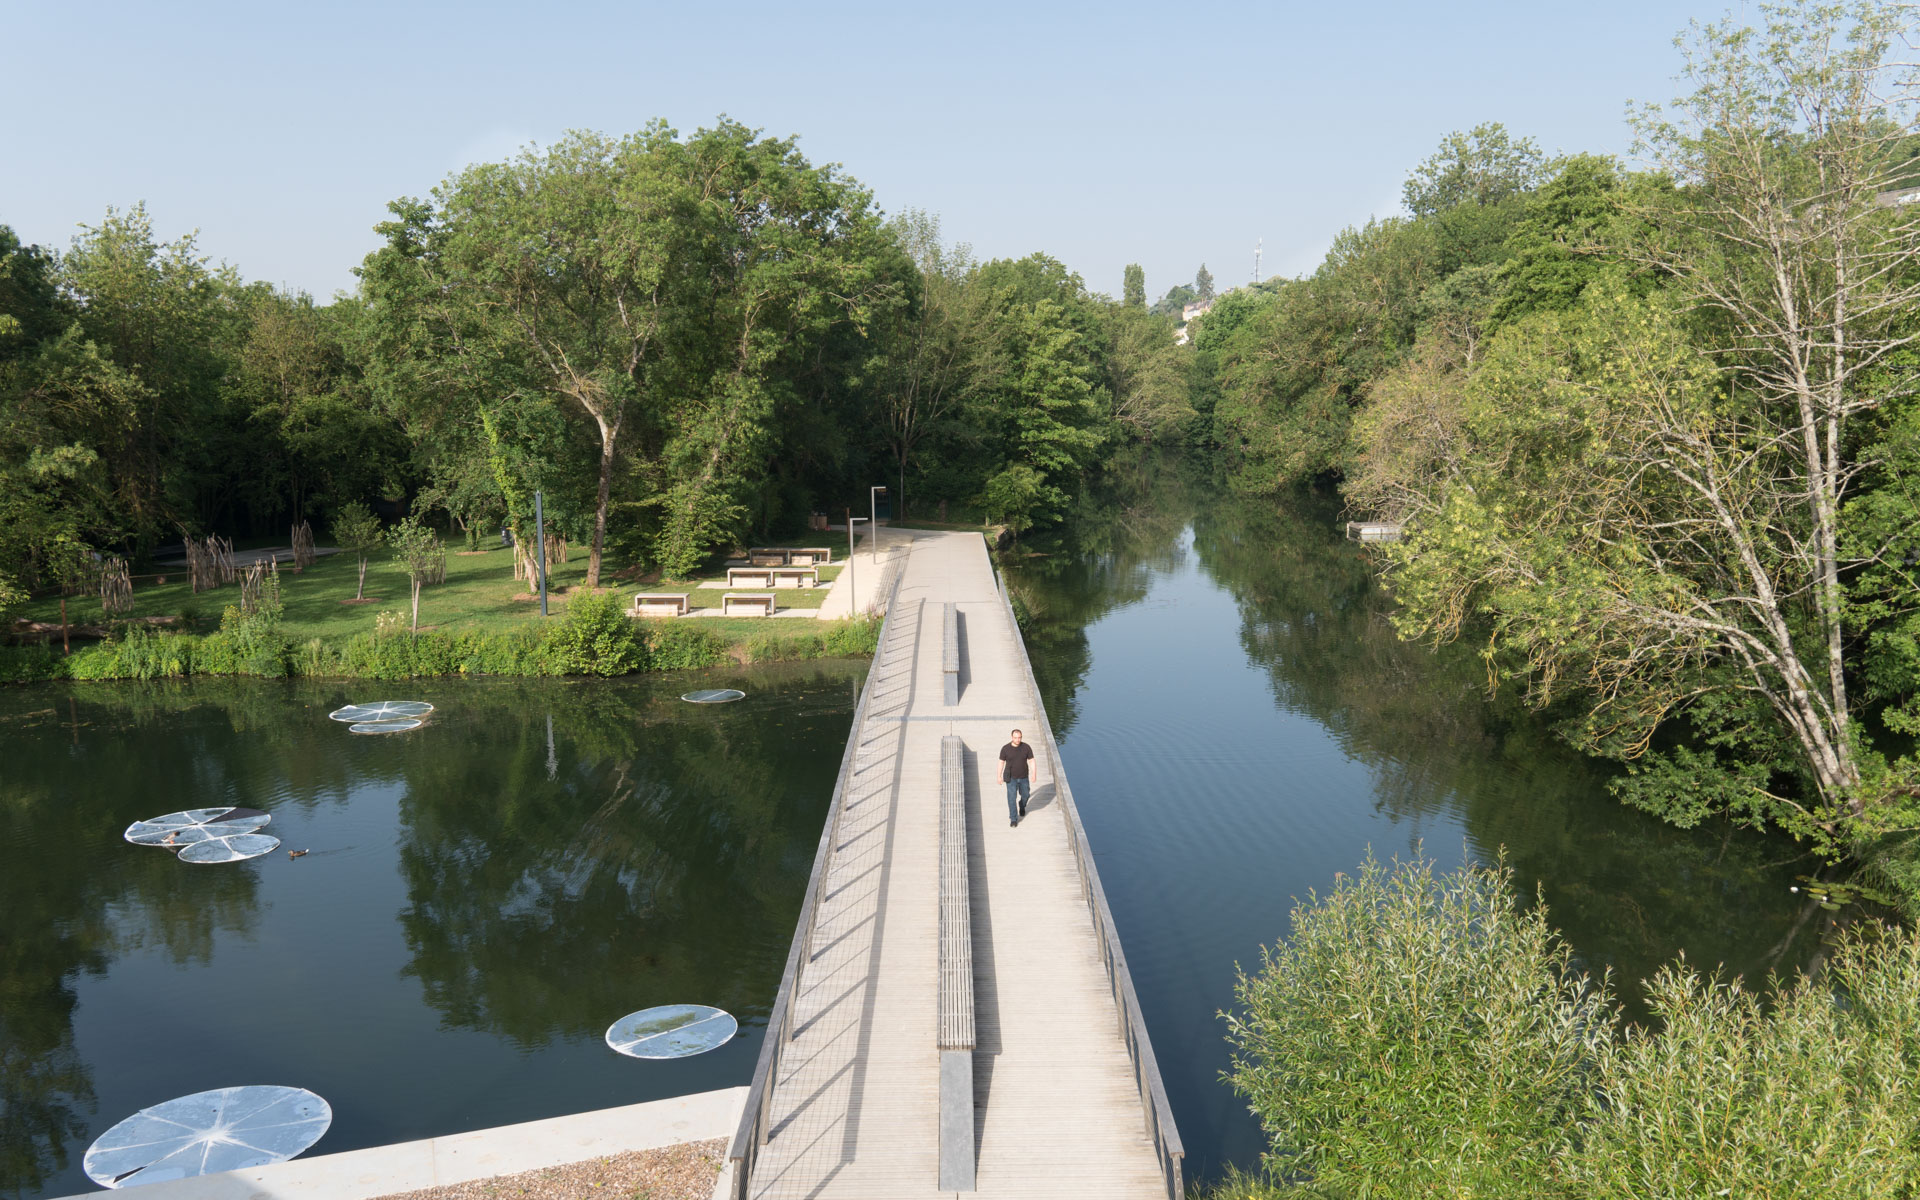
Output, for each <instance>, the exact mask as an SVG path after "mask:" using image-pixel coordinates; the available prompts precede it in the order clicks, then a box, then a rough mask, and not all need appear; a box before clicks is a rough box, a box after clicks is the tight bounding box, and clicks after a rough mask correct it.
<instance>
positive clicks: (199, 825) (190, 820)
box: [122, 808, 273, 846]
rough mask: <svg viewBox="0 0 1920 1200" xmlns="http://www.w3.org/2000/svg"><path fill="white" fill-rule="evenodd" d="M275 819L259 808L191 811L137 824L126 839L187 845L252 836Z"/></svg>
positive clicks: (147, 844)
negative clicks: (224, 838) (217, 838)
mask: <svg viewBox="0 0 1920 1200" xmlns="http://www.w3.org/2000/svg"><path fill="white" fill-rule="evenodd" d="M272 820H273V818H272V817H270V816H268V815H267V814H266V813H263V812H261V811H260V810H259V809H257V808H190V809H187V810H186V811H185V812H177V813H168V814H167V815H166V816H164V817H154V818H153V819H152V820H149V821H135V822H134V823H133V824H131V825H129V826H127V831H126V833H125V834H123V835H122V836H123V837H125V838H126V839H127V840H128V841H129V842H132V843H133V844H134V845H136V846H186V845H191V844H192V843H194V842H200V841H205V840H206V839H208V838H213V837H227V836H230V835H232V834H236V833H250V832H252V831H253V830H255V829H258V828H260V827H261V826H262V825H265V824H267V823H268V822H270V821H272ZM168 839H172V840H168Z"/></svg>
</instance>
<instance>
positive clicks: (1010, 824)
mask: <svg viewBox="0 0 1920 1200" xmlns="http://www.w3.org/2000/svg"><path fill="white" fill-rule="evenodd" d="M1019 823H1020V819H1019V818H1018V817H1008V818H1007V828H1008V829H1012V828H1013V827H1014V826H1015V825H1018V824H1019Z"/></svg>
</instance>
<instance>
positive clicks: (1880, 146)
mask: <svg viewBox="0 0 1920 1200" xmlns="http://www.w3.org/2000/svg"><path fill="white" fill-rule="evenodd" d="M1765 12H1766V15H1767V19H1768V26H1767V28H1766V30H1765V31H1764V32H1756V31H1754V30H1750V29H1745V28H1739V27H1736V26H1734V25H1732V24H1731V23H1724V24H1720V25H1714V26H1708V27H1705V28H1703V29H1701V30H1700V31H1699V32H1698V35H1697V39H1696V45H1695V46H1694V50H1693V54H1692V56H1691V58H1690V61H1689V76H1690V78H1691V79H1692V81H1693V82H1694V84H1695V85H1696V90H1695V91H1694V92H1693V93H1692V94H1691V95H1689V96H1687V97H1685V98H1684V99H1682V100H1681V101H1680V102H1679V104H1678V105H1677V106H1676V118H1675V119H1674V120H1671V121H1670V120H1668V119H1667V118H1666V117H1664V116H1662V115H1661V114H1658V113H1644V114H1642V117H1641V129H1642V132H1643V136H1644V137H1645V138H1646V140H1647V142H1648V144H1649V146H1651V147H1652V148H1653V150H1654V151H1655V152H1656V153H1657V154H1658V155H1659V157H1660V160H1661V162H1662V163H1663V164H1664V166H1665V167H1666V169H1667V170H1668V172H1669V173H1670V174H1671V176H1672V177H1673V178H1674V179H1675V180H1676V181H1677V182H1678V183H1679V184H1680V187H1679V188H1678V190H1677V191H1676V192H1674V193H1672V194H1671V197H1670V200H1669V201H1668V203H1666V204H1664V205H1661V206H1649V207H1647V208H1645V209H1644V210H1643V211H1642V212H1640V213H1639V214H1638V215H1639V217H1640V218H1641V220H1642V221H1644V222H1645V229H1646V233H1645V234H1644V236H1643V237H1642V238H1641V239H1639V240H1637V241H1635V242H1634V243H1631V244H1629V245H1628V246H1626V247H1625V248H1624V252H1625V254H1626V255H1627V257H1628V258H1629V259H1630V260H1633V261H1636V262H1638V263H1641V264H1645V265H1646V266H1648V267H1651V268H1653V269H1655V270H1657V271H1659V272H1660V273H1661V274H1662V275H1663V276H1665V277H1666V278H1667V279H1669V280H1670V285H1669V290H1670V291H1671V292H1672V293H1674V294H1673V295H1672V296H1671V297H1667V296H1659V295H1655V296H1650V297H1645V298H1641V297H1636V296H1635V295H1633V294H1632V293H1631V291H1629V290H1627V289H1625V288H1623V287H1620V286H1618V285H1616V286H1612V287H1606V288H1602V286H1601V285H1600V284H1597V283H1595V284H1589V285H1587V288H1586V290H1585V292H1584V293H1583V295H1582V299H1581V301H1580V302H1579V304H1578V305H1576V306H1575V308H1574V309H1572V310H1571V311H1569V312H1567V313H1565V314H1554V313H1541V314H1537V315H1535V316H1534V317H1531V318H1528V319H1526V320H1523V321H1520V322H1518V323H1516V324H1515V325H1514V326H1512V327H1510V328H1509V329H1508V330H1506V331H1503V333H1502V334H1501V335H1500V337H1499V338H1497V339H1496V343H1495V347H1494V349H1493V350H1491V351H1490V352H1489V357H1488V360H1487V363H1486V365H1485V367H1484V368H1483V369H1482V370H1481V371H1480V372H1478V373H1477V375H1476V376H1475V379H1474V381H1473V383H1472V385H1471V387H1470V393H1469V401H1468V412H1467V417H1466V424H1467V430H1468V433H1467V436H1468V439H1469V444H1470V447H1471V448H1470V450H1469V451H1468V454H1467V457H1468V459H1469V462H1468V465H1467V467H1466V469H1465V470H1464V471H1463V472H1462V474H1461V476H1460V477H1459V478H1458V479H1456V480H1454V481H1453V482H1451V483H1450V484H1448V485H1446V486H1444V487H1441V488H1438V489H1436V490H1435V492H1434V493H1431V494H1430V498H1431V499H1434V500H1437V503H1436V504H1434V505H1433V506H1432V507H1431V509H1430V510H1429V512H1428V515H1427V516H1426V517H1425V518H1424V519H1422V520H1420V521H1419V522H1417V523H1416V526H1415V533H1414V536H1413V537H1411V538H1410V539H1409V540H1408V541H1407V542H1406V543H1404V544H1403V545H1402V547H1401V548H1400V551H1399V552H1398V554H1397V556H1396V560H1397V565H1396V567H1395V572H1394V574H1395V586H1396V589H1397V590H1398V591H1399V593H1400V594H1401V595H1402V596H1404V597H1405V598H1406V599H1407V600H1408V602H1409V607H1408V617H1407V622H1406V624H1407V628H1408V629H1409V630H1410V631H1415V632H1422V633H1427V634H1434V635H1440V636H1451V635H1452V634H1453V633H1456V632H1458V631H1459V630H1460V629H1461V628H1462V625H1463V622H1464V620H1465V619H1466V618H1467V617H1468V616H1469V615H1470V614H1476V613H1477V614H1482V615H1484V616H1485V617H1486V618H1488V619H1489V620H1490V621H1491V622H1492V636H1491V641H1490V648H1489V652H1490V654H1491V655H1495V656H1497V657H1495V658H1494V659H1493V661H1494V662H1495V663H1496V664H1498V665H1501V667H1502V669H1503V670H1507V671H1510V672H1511V673H1513V674H1515V675H1518V676H1524V677H1526V678H1528V679H1529V680H1530V681H1531V684H1532V688H1533V694H1534V695H1535V697H1536V699H1538V700H1541V701H1545V700H1547V699H1549V698H1551V697H1552V696H1554V695H1556V694H1558V693H1559V692H1560V691H1561V690H1562V689H1563V686H1564V685H1565V684H1567V683H1568V682H1570V681H1579V683H1580V685H1581V686H1582V687H1583V689H1584V690H1585V691H1586V692H1587V693H1589V695H1590V697H1591V712H1590V715H1589V717H1588V718H1587V720H1586V722H1585V725H1584V729H1583V733H1582V740H1583V742H1584V743H1585V744H1586V745H1587V746H1588V747H1589V748H1591V749H1594V750H1597V751H1600V752H1603V753H1609V754H1613V755H1616V756H1618V757H1621V758H1624V759H1626V760H1627V761H1628V762H1629V767H1630V772H1631V774H1630V776H1629V777H1628V779H1627V780H1626V781H1624V782H1623V784H1622V785H1621V791H1622V794H1623V795H1624V796H1625V798H1627V799H1628V800H1629V801H1630V802H1632V803H1635V804H1638V805H1640V806H1642V807H1646V808H1648V809H1650V810H1652V811H1655V812H1658V813H1661V814H1662V815H1664V816H1666V817H1667V818H1668V819H1670V820H1674V821H1676V822H1679V823H1681V824H1691V823H1694V822H1697V821H1699V820H1701V819H1703V818H1704V817H1705V816H1707V815H1709V814H1711V813H1716V812H1724V813H1730V814H1732V815H1733V816H1735V817H1736V818H1739V819H1741V820H1745V821H1748V822H1752V823H1756V824H1757V823H1761V822H1765V821H1778V822H1780V823H1782V824H1784V825H1785V826H1786V827H1787V828H1788V829H1790V830H1791V831H1793V832H1794V833H1795V834H1796V835H1798V836H1803V837H1811V838H1812V839H1814V840H1815V842H1816V843H1817V844H1818V845H1819V846H1820V847H1821V848H1822V849H1824V850H1826V851H1828V852H1837V850H1839V849H1842V848H1845V847H1846V846H1847V845H1849V844H1850V843H1852V842H1854V841H1855V840H1856V839H1859V838H1863V837H1870V836H1873V835H1875V834H1877V833H1882V832H1886V831H1888V830H1892V829H1904V828H1910V827H1912V826H1913V825H1915V824H1916V823H1920V813H1915V812H1913V811H1912V803H1911V799H1910V798H1911V796H1912V791H1913V785H1914V782H1915V778H1916V775H1917V774H1920V772H1917V771H1916V768H1915V766H1914V764H1913V762H1912V761H1911V760H1901V761H1900V762H1898V763H1889V762H1887V761H1886V760H1885V758H1884V757H1883V756H1882V755H1880V754H1878V753H1876V752H1875V751H1874V749H1873V746H1872V740H1873V739H1872V730H1871V726H1868V725H1863V724H1862V722H1861V721H1860V719H1859V716H1858V711H1857V710H1858V702H1857V697H1856V696H1855V694H1854V691H1855V687H1856V683H1855V680H1854V679H1853V678H1852V677H1851V676H1852V671H1851V670H1850V663H1849V654H1850V652H1851V651H1852V650H1853V649H1854V648H1855V647H1856V646H1857V645H1858V644H1859V642H1860V640H1861V639H1862V637H1863V634H1864V633H1865V630H1864V629H1863V628H1862V622H1863V620H1864V619H1866V618H1867V617H1869V616H1871V615H1875V614H1879V615H1885V614H1888V613H1890V612H1899V611H1906V612H1911V611H1913V610H1914V609H1915V608H1916V606H1920V588H1916V586H1915V584H1914V582H1913V581H1912V579H1911V578H1910V571H1907V570H1893V571H1887V570H1885V569H1884V568H1886V567H1888V566H1890V565H1894V564H1899V563H1902V562H1910V561H1911V560H1912V559H1911V556H1913V555H1914V554H1916V553H1920V533H1917V532H1916V529H1915V522H1914V520H1913V517H1912V515H1911V514H1912V511H1913V510H1912V504H1911V501H1910V500H1909V501H1903V502H1902V503H1903V504H1904V505H1905V509H1906V512H1907V514H1908V515H1907V516H1906V519H1904V520H1900V521H1894V522H1889V521H1885V520H1879V521H1870V520H1864V519H1863V521H1862V522H1861V523H1860V524H1859V525H1857V526H1852V525H1850V523H1849V519H1848V516H1849V513H1853V512H1858V513H1861V514H1862V516H1863V518H1864V517H1865V515H1866V513H1867V511H1869V509H1870V507H1871V506H1869V508H1868V509H1863V508H1860V507H1858V506H1853V505H1850V501H1852V500H1855V499H1858V500H1867V499H1869V498H1870V496H1871V494H1872V493H1871V492H1869V493H1867V494H1862V487H1863V482H1862V481H1863V478H1867V477H1869V473H1870V477H1871V479H1872V482H1873V491H1876V492H1878V493H1879V494H1881V495H1882V496H1883V497H1886V496H1891V495H1894V494H1901V493H1904V494H1905V495H1908V496H1910V495H1911V494H1912V490H1913V489H1914V487H1915V486H1916V484H1920V479H1916V478H1914V477H1913V476H1911V475H1909V474H1907V472H1908V471H1909V470H1910V469H1911V468H1910V466H1908V465H1906V464H1903V463H1902V462H1901V461H1900V459H1899V457H1898V456H1897V455H1890V456H1889V457H1888V458H1887V459H1886V460H1885V461H1883V462H1880V463H1878V464H1875V463H1872V462H1870V461H1865V460H1862V459H1861V458H1860V457H1858V455H1859V450H1860V446H1861V444H1862V442H1864V441H1866V440H1867V439H1868V437H1869V436H1870V435H1871V433H1872V431H1873V430H1874V429H1875V428H1876V424H1875V423H1876V422H1879V421H1881V420H1882V419H1883V418H1884V417H1885V416H1887V415H1889V414H1892V415H1897V414H1898V412H1899V411H1900V410H1902V409H1903V408H1904V407H1906V406H1908V405H1910V404H1912V403H1914V402H1915V391H1914V388H1915V384H1914V376H1913V374H1912V373H1911V372H1910V371H1909V370H1907V369H1906V368H1905V366H1904V364H1903V363H1902V362H1901V360H1900V357H1899V356H1901V355H1904V354H1906V353H1907V352H1908V348H1909V347H1910V346H1911V345H1912V339H1913V337H1914V333H1915V326H1914V323H1913V317H1912V314H1913V312H1914V310H1915V307H1916V305H1920V240H1917V239H1916V238H1915V236H1914V228H1915V227H1914V224H1913V221H1912V219H1911V218H1910V217H1907V216H1903V215H1902V214H1901V213H1900V212H1899V211H1898V210H1895V209H1889V208H1885V207H1881V206H1880V205H1879V204H1878V203H1877V202H1876V196H1877V194H1878V193H1879V192H1880V191H1881V190H1882V189H1883V187H1884V186H1885V183H1886V181H1887V179H1888V178H1889V173H1890V171H1891V170H1893V169H1894V167H1895V166H1896V165H1897V163H1898V162H1899V161H1900V160H1899V158H1898V157H1897V155H1896V153H1895V151H1896V150H1897V149H1898V148H1899V146H1900V144H1901V143H1902V141H1903V140H1904V138H1905V137H1907V136H1908V133H1909V130H1910V125H1909V123H1908V120H1907V116H1906V113H1905V112H1904V111H1903V110H1901V109H1897V108H1894V107H1890V106H1889V105H1888V104H1887V103H1886V102H1885V101H1883V100H1882V99H1881V98H1880V96H1881V95H1882V94H1883V93H1884V91H1885V88H1886V84H1887V82H1888V81H1889V79H1890V78H1891V72H1892V67H1891V63H1890V56H1891V52H1892V47H1893V46H1894V45H1895V43H1896V42H1897V40H1898V38H1897V33H1898V28H1899V27H1898V24H1897V20H1896V17H1895V14H1893V13H1892V12H1891V11H1889V10H1887V9H1884V8H1879V7H1875V6H1871V5H1864V6H1860V7H1858V8H1855V9H1852V10H1841V9H1837V8H1824V7H1815V6H1812V5H1810V4H1797V3H1796V4H1789V5H1780V6H1771V7H1769V8H1767V9H1766V10H1765ZM1597 289H1598V290H1597ZM1703 351H1704V353H1703ZM1856 580H1857V581H1858V584H1859V585H1860V586H1861V587H1864V588H1867V589H1869V590H1870V594H1869V595H1864V596H1863V595H1861V594H1860V593H1859V592H1858V591H1856V590H1854V589H1852V588H1850V581H1856ZM1863 600H1865V601H1869V603H1868V605H1867V606H1866V607H1865V608H1861V607H1856V605H1858V604H1860V602H1861V601H1863ZM1508 655H1510V656H1511V657H1510V658H1509V657H1506V656H1508ZM1677 717H1684V718H1685V720H1686V722H1687V726H1688V727H1689V728H1690V729H1691V730H1692V732H1693V734H1694V737H1693V738H1692V739H1691V740H1689V741H1687V742H1685V743H1683V744H1680V745H1677V746H1673V747H1671V748H1668V747H1667V746H1666V745H1665V744H1664V743H1656V742H1655V741H1654V737H1655V733H1656V731H1658V730H1659V729H1660V728H1661V726H1662V725H1663V724H1665V723H1666V722H1667V721H1669V720H1670V719H1672V718H1677Z"/></svg>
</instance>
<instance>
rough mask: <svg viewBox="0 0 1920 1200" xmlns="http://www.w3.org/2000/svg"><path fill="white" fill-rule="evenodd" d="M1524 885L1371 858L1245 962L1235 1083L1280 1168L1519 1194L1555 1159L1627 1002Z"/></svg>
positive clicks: (1355, 1182)
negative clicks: (1575, 959) (1530, 900)
mask: <svg viewBox="0 0 1920 1200" xmlns="http://www.w3.org/2000/svg"><path fill="white" fill-rule="evenodd" d="M1510 882H1511V881H1510V879H1509V878H1508V873H1507V872H1506V871H1504V870H1482V869H1475V868H1468V869H1464V870H1461V871H1457V872H1454V873H1452V874H1448V875H1439V874H1436V872H1435V870H1434V866H1433V864H1432V863H1431V862H1429V861H1426V860H1424V859H1421V860H1417V861H1415V862H1411V863H1402V864H1399V865H1397V866H1396V868H1395V869H1394V870H1392V871H1389V870H1387V869H1386V868H1384V867H1382V866H1381V865H1380V864H1379V863H1377V862H1375V861H1373V859H1372V858H1371V857H1369V858H1368V860H1367V862H1366V863H1365V864H1364V865H1363V866H1362V867H1361V869H1360V873H1359V875H1358V876H1357V877H1354V878H1347V879H1342V880H1341V881H1340V882H1339V883H1338V884H1336V886H1335V887H1334V890H1333V893H1332V894H1331V895H1329V896H1327V897H1325V898H1324V899H1323V898H1318V897H1310V899H1309V901H1308V902H1307V903H1306V904H1303V905H1300V906H1299V907H1297V908H1295V909H1294V912H1293V937H1292V938H1291V940H1289V941H1287V942H1284V943H1282V944H1280V945H1279V946H1277V947H1274V948H1273V949H1271V950H1268V951H1265V952H1263V959H1264V963H1263V968H1262V970H1261V972H1260V973H1259V974H1258V975H1254V976H1248V975H1246V974H1245V973H1244V972H1243V973H1242V974H1241V976H1240V981H1239V984H1238V987H1237V989H1236V996H1237V998H1238V1000H1239V1002H1240V1006H1241V1008H1242V1009H1243V1010H1244V1015H1234V1016H1230V1017H1229V1018H1228V1030H1229V1032H1228V1040H1229V1041H1231V1042H1232V1043H1233V1046H1234V1050H1235V1053H1234V1059H1233V1074H1232V1081H1233V1086H1234V1090H1235V1091H1237V1092H1239V1093H1240V1094H1241V1095H1243V1096H1245V1097H1246V1098H1247V1099H1248V1100H1249V1101H1250V1102H1251V1104H1252V1107H1253V1109H1254V1111H1256V1112H1257V1113H1259V1114H1260V1115H1261V1118H1262V1121H1263V1123H1264V1124H1265V1126H1266V1128H1267V1131H1268V1132H1269V1134H1270V1135H1272V1138H1273V1150H1274V1154H1273V1157H1272V1159H1271V1160H1270V1165H1271V1166H1272V1167H1273V1168H1274V1169H1275V1170H1276V1171H1278V1172H1284V1173H1304V1174H1308V1175H1311V1176H1312V1177H1313V1178H1314V1179H1315V1180H1316V1181H1318V1182H1319V1183H1320V1184H1321V1185H1322V1186H1323V1187H1325V1188H1326V1189H1327V1190H1329V1191H1332V1192H1335V1193H1338V1194H1345V1193H1348V1192H1352V1193H1354V1194H1371V1195H1377V1196H1409V1197H1411V1196H1425V1195H1483V1196H1495V1195H1509V1194H1517V1193H1514V1192H1513V1191H1512V1187H1513V1185H1514V1181H1515V1180H1516V1179H1518V1180H1530V1181H1536V1182H1537V1181H1538V1180H1539V1179H1540V1178H1542V1177H1543V1176H1544V1175H1545V1174H1546V1173H1547V1172H1548V1171H1549V1169H1550V1165H1551V1164H1552V1163H1553V1162H1554V1161H1555V1159H1556V1158H1557V1157H1558V1156H1559V1155H1560V1154H1562V1153H1563V1152H1564V1151H1565V1150H1566V1148H1567V1142H1568V1138H1569V1136H1570V1134H1571V1131H1572V1130H1573V1128H1574V1126H1575V1124H1576V1122H1577V1121H1578V1119H1579V1118H1581V1117H1582V1116H1584V1115H1585V1114H1586V1112H1587V1109H1588V1105H1589V1100H1588V1096H1589V1093H1590V1089H1591V1080H1592V1075H1593V1071H1594V1066H1595V1063H1596V1062H1597V1060H1598V1057H1599V1054H1600V1051H1601V1049H1602V1048H1603V1047H1604V1045H1605V1044H1606V1041H1607V1039H1608V1037H1609V1036H1610V1033H1611V1030H1612V1027H1613V1022H1614V1019H1615V1010H1614V1007H1613V1004H1612V1002H1611V999H1610V998H1609V996H1608V993H1607V989H1606V985H1605V984H1604V982H1603V983H1601V984H1600V985H1598V986H1593V985H1590V984H1588V983H1587V982H1586V981H1585V980H1584V979H1583V978H1581V977H1579V976H1577V975H1575V974H1574V973H1572V972H1571V971H1569V969H1568V961H1569V958H1570V952H1569V950H1568V949H1567V946H1566V945H1565V943H1563V942H1561V941H1560V940H1559V939H1558V938H1557V937H1556V936H1555V935H1554V933H1553V931H1552V930H1551V929H1549V928H1548V927H1547V923H1546V917H1545V914H1544V913H1543V912H1542V911H1541V910H1540V909H1539V908H1535V909H1533V910H1532V911H1531V912H1522V911H1521V910H1520V907H1519V905H1518V903H1517V902H1516V901H1515V898H1514V896H1513V894H1512V892H1511V890H1510V888H1509V886H1508V885H1509V883H1510Z"/></svg>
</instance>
